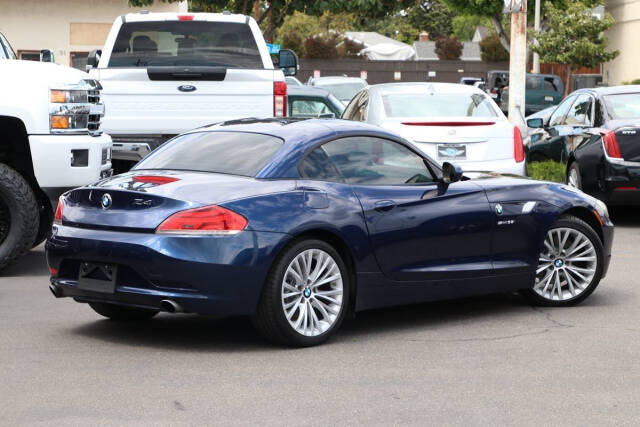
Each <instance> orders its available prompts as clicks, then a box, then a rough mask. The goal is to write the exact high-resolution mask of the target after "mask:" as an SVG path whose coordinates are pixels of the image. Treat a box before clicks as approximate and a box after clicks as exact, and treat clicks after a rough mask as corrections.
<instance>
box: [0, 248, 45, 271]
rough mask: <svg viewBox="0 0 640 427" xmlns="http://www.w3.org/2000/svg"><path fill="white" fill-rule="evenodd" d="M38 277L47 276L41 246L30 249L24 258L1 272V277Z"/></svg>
mask: <svg viewBox="0 0 640 427" xmlns="http://www.w3.org/2000/svg"><path fill="white" fill-rule="evenodd" d="M40 275H46V276H48V275H49V267H48V266H47V259H46V257H45V254H44V246H43V245H40V246H38V247H36V248H34V249H31V250H30V251H29V252H27V254H26V255H25V256H23V257H22V258H20V259H18V260H16V261H15V262H14V263H13V264H11V265H9V267H7V268H6V269H5V270H4V271H3V272H2V277H22V276H40Z"/></svg>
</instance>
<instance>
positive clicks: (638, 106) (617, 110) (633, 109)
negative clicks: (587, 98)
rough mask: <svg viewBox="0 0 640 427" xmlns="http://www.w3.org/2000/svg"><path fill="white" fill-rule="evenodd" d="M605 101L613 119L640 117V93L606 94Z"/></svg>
mask: <svg viewBox="0 0 640 427" xmlns="http://www.w3.org/2000/svg"><path fill="white" fill-rule="evenodd" d="M604 103H605V104H606V106H607V111H608V112H609V115H610V116H611V118H612V119H638V118H640V93H622V94H619V95H606V96H605V97H604Z"/></svg>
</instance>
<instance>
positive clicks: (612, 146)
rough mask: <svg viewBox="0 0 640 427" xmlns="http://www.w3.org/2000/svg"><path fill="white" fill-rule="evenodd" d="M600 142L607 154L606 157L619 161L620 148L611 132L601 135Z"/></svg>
mask: <svg viewBox="0 0 640 427" xmlns="http://www.w3.org/2000/svg"><path fill="white" fill-rule="evenodd" d="M602 142H603V144H604V149H605V151H606V152H607V156H609V157H612V158H614V159H621V158H622V154H621V153H620V146H619V145H618V138H616V133H615V132H614V131H613V130H607V131H605V132H603V133H602Z"/></svg>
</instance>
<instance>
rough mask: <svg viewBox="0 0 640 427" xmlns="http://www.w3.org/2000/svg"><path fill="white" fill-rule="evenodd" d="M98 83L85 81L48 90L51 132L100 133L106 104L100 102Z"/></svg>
mask: <svg viewBox="0 0 640 427" xmlns="http://www.w3.org/2000/svg"><path fill="white" fill-rule="evenodd" d="M100 89H101V87H100V85H99V83H97V82H94V81H85V80H82V81H80V82H79V83H77V84H71V85H69V84H66V85H57V86H56V87H52V88H50V89H49V102H50V104H49V128H50V130H51V132H52V133H92V134H96V133H98V127H99V125H100V118H101V117H102V115H103V114H104V105H103V104H99V99H100V96H99V90H100Z"/></svg>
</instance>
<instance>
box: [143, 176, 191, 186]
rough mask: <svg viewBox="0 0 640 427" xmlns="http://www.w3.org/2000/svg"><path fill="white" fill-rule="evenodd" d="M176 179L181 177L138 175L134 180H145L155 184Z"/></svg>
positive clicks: (146, 182)
mask: <svg viewBox="0 0 640 427" xmlns="http://www.w3.org/2000/svg"><path fill="white" fill-rule="evenodd" d="M176 181H180V179H179V178H173V177H171V176H162V175H136V176H134V177H133V182H143V183H145V184H155V185H163V184H169V183H171V182H176Z"/></svg>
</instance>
